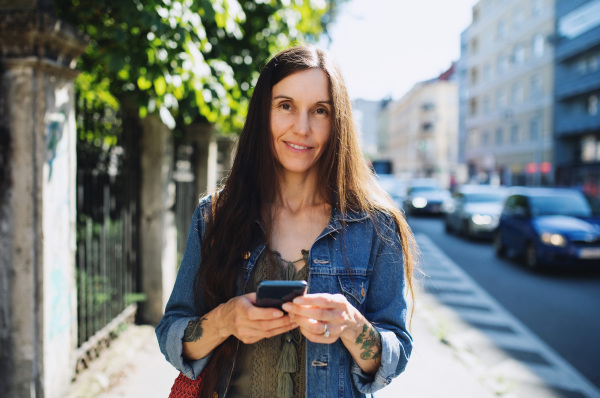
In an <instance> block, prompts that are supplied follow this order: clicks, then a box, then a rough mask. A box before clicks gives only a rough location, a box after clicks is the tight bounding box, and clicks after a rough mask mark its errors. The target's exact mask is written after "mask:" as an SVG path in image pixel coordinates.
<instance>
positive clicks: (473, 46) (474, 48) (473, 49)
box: [471, 37, 479, 55]
mask: <svg viewBox="0 0 600 398" xmlns="http://www.w3.org/2000/svg"><path fill="white" fill-rule="evenodd" d="M477 51H479V41H478V40H477V38H476V37H474V38H473V40H471V54H473V55H474V54H477Z"/></svg>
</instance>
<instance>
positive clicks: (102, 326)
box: [76, 97, 143, 368]
mask: <svg viewBox="0 0 600 398" xmlns="http://www.w3.org/2000/svg"><path fill="white" fill-rule="evenodd" d="M76 106H77V133H78V141H77V162H78V168H77V226H76V228H77V256H76V264H77V324H78V339H77V342H78V347H79V349H78V354H77V355H78V368H79V366H80V364H79V362H81V361H83V362H84V363H85V362H87V358H88V357H90V356H91V357H93V356H95V354H94V353H95V352H96V351H97V346H98V345H101V344H103V343H104V342H105V341H106V340H107V339H108V338H109V337H110V334H111V333H113V332H114V329H115V328H116V327H118V324H119V323H120V322H121V321H123V320H124V319H125V318H130V317H133V316H134V314H135V310H136V303H137V302H138V301H140V300H142V299H143V296H142V295H140V294H139V293H138V292H139V289H138V287H139V266H140V264H139V255H138V253H139V249H138V246H139V233H138V230H139V228H138V218H139V217H138V212H139V180H140V171H139V170H140V167H139V155H138V154H139V148H138V147H139V144H138V142H139V138H138V134H136V133H137V131H139V130H138V129H137V125H136V124H135V122H134V121H133V120H132V119H129V118H127V117H126V115H124V114H122V113H120V112H114V111H113V110H112V109H110V108H103V107H97V106H95V104H90V103H89V102H86V101H85V100H84V99H83V98H81V97H80V98H78V100H77V105H76Z"/></svg>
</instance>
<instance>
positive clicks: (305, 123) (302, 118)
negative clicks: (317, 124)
mask: <svg viewBox="0 0 600 398" xmlns="http://www.w3.org/2000/svg"><path fill="white" fill-rule="evenodd" d="M309 131H310V118H309V115H308V112H300V113H298V117H297V118H296V121H295V123H294V132H295V133H297V134H303V135H306V134H308V133H309Z"/></svg>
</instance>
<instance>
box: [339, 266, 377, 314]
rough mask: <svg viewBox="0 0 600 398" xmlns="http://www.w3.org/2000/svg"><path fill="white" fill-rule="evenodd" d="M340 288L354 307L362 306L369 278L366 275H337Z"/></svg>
mask: <svg viewBox="0 0 600 398" xmlns="http://www.w3.org/2000/svg"><path fill="white" fill-rule="evenodd" d="M338 282H339V284H340V290H341V291H342V293H343V294H344V296H346V298H347V299H348V300H349V301H350V303H352V304H353V305H354V306H355V307H357V308H358V307H359V306H362V304H363V303H364V301H365V298H366V297H367V289H368V288H369V278H368V276H366V275H357V274H348V275H338Z"/></svg>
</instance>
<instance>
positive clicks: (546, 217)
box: [493, 188, 600, 269]
mask: <svg viewBox="0 0 600 398" xmlns="http://www.w3.org/2000/svg"><path fill="white" fill-rule="evenodd" d="M493 239H494V252H495V253H496V255H497V256H499V257H501V256H504V255H506V254H513V255H516V256H521V257H522V258H523V259H524V261H525V264H526V265H527V266H528V267H530V268H531V269H536V268H539V267H541V266H545V265H549V266H550V265H554V266H566V265H579V264H588V265H594V266H598V267H600V217H598V216H596V215H594V214H593V213H592V209H591V207H590V204H589V202H588V201H587V200H586V198H585V197H584V196H583V194H581V192H579V191H576V190H571V189H564V188H517V189H512V190H511V191H510V194H509V196H508V197H507V199H506V202H505V204H504V207H503V209H502V213H501V214H500V220H499V222H498V227H497V228H496V230H495V231H494V236H493Z"/></svg>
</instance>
